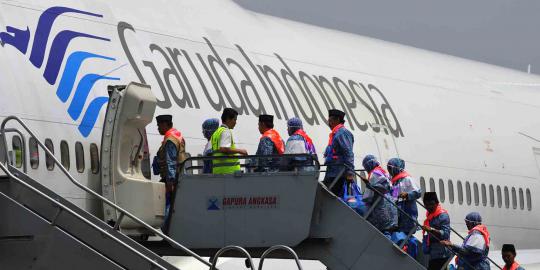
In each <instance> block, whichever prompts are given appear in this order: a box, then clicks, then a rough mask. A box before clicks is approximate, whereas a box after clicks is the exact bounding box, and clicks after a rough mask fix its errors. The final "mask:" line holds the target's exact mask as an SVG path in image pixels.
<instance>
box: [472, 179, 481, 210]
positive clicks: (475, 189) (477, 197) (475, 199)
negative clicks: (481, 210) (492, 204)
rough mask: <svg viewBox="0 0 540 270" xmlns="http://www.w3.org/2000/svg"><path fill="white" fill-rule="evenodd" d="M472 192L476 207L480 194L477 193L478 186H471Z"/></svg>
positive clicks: (475, 184)
mask: <svg viewBox="0 0 540 270" xmlns="http://www.w3.org/2000/svg"><path fill="white" fill-rule="evenodd" d="M473 191H474V194H473V195H474V205H476V206H478V205H479V204H480V194H479V193H478V184H477V183H474V184H473Z"/></svg>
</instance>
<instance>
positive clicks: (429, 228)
mask: <svg viewBox="0 0 540 270" xmlns="http://www.w3.org/2000/svg"><path fill="white" fill-rule="evenodd" d="M422 230H424V231H426V232H431V231H432V230H433V228H431V227H429V226H425V225H423V226H422Z"/></svg>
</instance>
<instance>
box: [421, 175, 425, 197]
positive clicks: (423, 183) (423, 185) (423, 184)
mask: <svg viewBox="0 0 540 270" xmlns="http://www.w3.org/2000/svg"><path fill="white" fill-rule="evenodd" d="M420 188H421V189H422V191H424V192H423V193H422V198H423V197H424V193H425V192H426V180H425V179H424V177H423V176H421V177H420Z"/></svg>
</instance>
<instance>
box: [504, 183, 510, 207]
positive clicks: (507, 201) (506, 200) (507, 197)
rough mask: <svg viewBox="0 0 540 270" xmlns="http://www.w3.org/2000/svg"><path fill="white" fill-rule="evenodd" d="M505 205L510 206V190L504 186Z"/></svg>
mask: <svg viewBox="0 0 540 270" xmlns="http://www.w3.org/2000/svg"><path fill="white" fill-rule="evenodd" d="M504 206H505V207H506V208H510V194H509V192H508V187H504Z"/></svg>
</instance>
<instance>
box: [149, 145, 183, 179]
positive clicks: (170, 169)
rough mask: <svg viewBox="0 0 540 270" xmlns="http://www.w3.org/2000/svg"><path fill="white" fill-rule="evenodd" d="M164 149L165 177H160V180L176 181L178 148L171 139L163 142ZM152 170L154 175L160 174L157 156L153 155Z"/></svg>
mask: <svg viewBox="0 0 540 270" xmlns="http://www.w3.org/2000/svg"><path fill="white" fill-rule="evenodd" d="M164 149H165V151H164V156H165V163H166V177H164V178H162V179H161V181H162V182H173V183H176V172H177V155H178V149H177V148H176V145H175V144H174V143H173V142H171V141H167V142H165V145H164ZM152 170H153V172H154V175H160V174H161V171H160V165H159V162H158V156H155V157H154V160H153V162H152Z"/></svg>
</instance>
